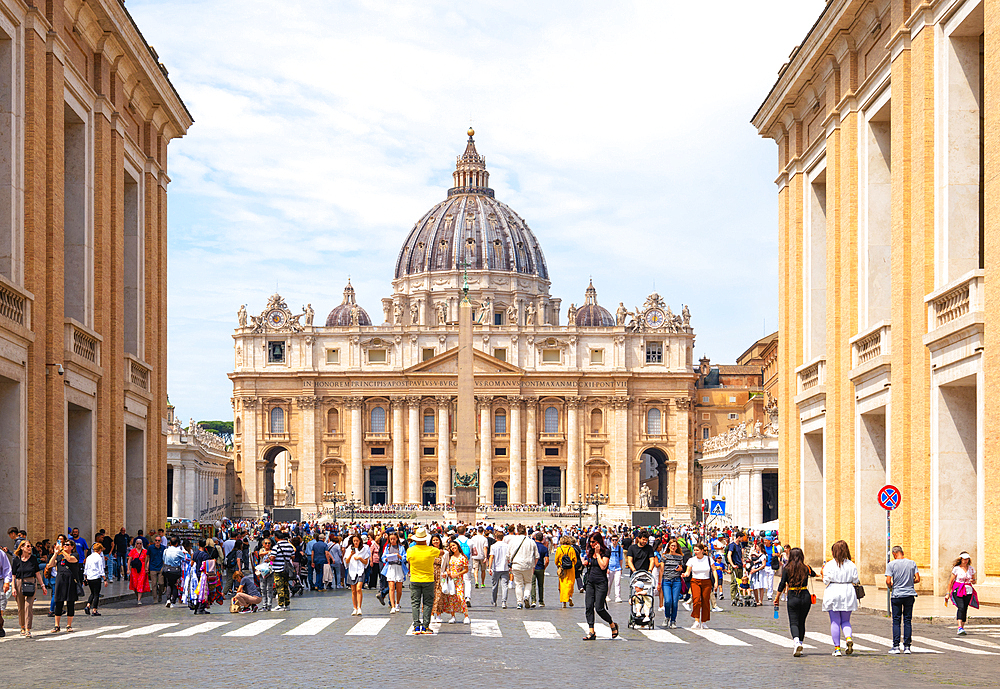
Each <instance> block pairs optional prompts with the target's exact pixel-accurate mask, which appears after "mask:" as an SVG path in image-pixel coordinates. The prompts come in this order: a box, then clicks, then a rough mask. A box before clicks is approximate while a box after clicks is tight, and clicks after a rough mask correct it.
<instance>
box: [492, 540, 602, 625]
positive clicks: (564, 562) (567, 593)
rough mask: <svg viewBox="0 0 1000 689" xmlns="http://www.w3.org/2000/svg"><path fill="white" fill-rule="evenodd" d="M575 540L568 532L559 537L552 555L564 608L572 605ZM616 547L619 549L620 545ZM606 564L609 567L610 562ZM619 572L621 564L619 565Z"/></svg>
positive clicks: (575, 563) (576, 561)
mask: <svg viewBox="0 0 1000 689" xmlns="http://www.w3.org/2000/svg"><path fill="white" fill-rule="evenodd" d="M575 540H576V539H574V538H573V537H572V536H570V535H569V534H566V535H565V536H563V537H562V538H560V539H559V547H558V548H556V552H555V555H554V556H553V559H554V560H555V562H556V574H557V575H558V577H559V602H561V603H562V606H563V607H564V608H565V607H566V604H567V603H568V604H569V607H571V608H572V607H573V585H574V584H575V583H576V566H577V563H579V561H580V558H579V557H578V556H577V554H576V548H574V547H573V542H574V541H575ZM618 549H619V550H621V546H619V548H618ZM608 566H609V567H610V564H609V565H608ZM620 574H621V566H620V565H619V575H620ZM505 607H506V606H505Z"/></svg>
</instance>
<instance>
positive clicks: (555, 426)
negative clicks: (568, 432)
mask: <svg viewBox="0 0 1000 689" xmlns="http://www.w3.org/2000/svg"><path fill="white" fill-rule="evenodd" d="M545 432H546V433H558V432H559V410H558V409H556V408H555V407H547V408H546V409H545Z"/></svg>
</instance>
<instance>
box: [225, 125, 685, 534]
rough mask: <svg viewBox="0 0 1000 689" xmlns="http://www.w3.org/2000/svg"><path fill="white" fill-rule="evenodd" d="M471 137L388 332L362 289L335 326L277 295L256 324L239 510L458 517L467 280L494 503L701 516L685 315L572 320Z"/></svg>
mask: <svg viewBox="0 0 1000 689" xmlns="http://www.w3.org/2000/svg"><path fill="white" fill-rule="evenodd" d="M473 134H474V132H473V131H472V130H471V129H470V130H469V139H468V143H467V145H466V148H465V152H464V153H463V154H462V155H461V156H459V157H458V161H457V165H456V168H455V172H454V173H453V176H454V186H453V187H452V188H451V189H449V190H448V194H447V197H446V199H445V200H444V201H442V202H440V203H438V204H437V205H435V206H434V207H433V208H431V209H430V210H429V211H427V213H425V214H424V215H423V217H421V218H420V219H419V220H418V221H417V222H416V224H415V225H414V226H413V229H412V230H411V231H410V233H409V234H408V235H407V237H406V240H405V241H404V242H403V246H402V248H401V249H400V251H399V257H398V259H397V261H396V270H395V277H394V279H393V281H392V288H393V290H392V296H391V297H388V298H385V299H383V300H382V313H380V314H379V316H380V320H381V321H382V323H381V324H379V325H376V324H374V323H373V322H372V319H371V317H370V316H369V313H368V312H367V311H366V310H365V309H364V308H362V306H361V305H360V304H359V303H358V301H357V299H356V295H355V292H354V288H353V287H352V286H351V285H350V282H349V281H348V284H347V286H346V288H345V289H344V297H343V302H342V303H341V304H340V305H338V306H335V307H334V308H333V310H331V311H330V313H329V315H328V316H327V318H326V321H325V323H322V324H315V323H314V322H313V320H314V313H313V309H312V306H311V305H309V306H307V307H305V310H304V312H303V313H299V314H293V313H292V312H291V311H290V310H289V308H288V306H287V304H286V303H285V300H284V299H283V298H282V297H281V296H279V295H277V294H275V295H274V296H273V297H271V299H270V300H269V301H268V303H267V304H266V305H265V306H264V308H263V310H262V312H261V313H260V315H259V316H254V315H248V313H247V310H246V308H245V307H242V306H241V307H240V310H239V327H238V328H237V329H236V332H235V334H234V340H235V342H234V348H235V363H236V365H235V371H234V372H233V373H231V374H230V378H232V380H233V389H234V410H235V423H234V445H235V448H234V459H235V465H236V473H237V487H236V494H237V497H236V500H237V502H239V503H242V509H241V510H238V512H239V511H242V512H243V513H245V514H250V513H257V512H259V510H261V509H262V508H265V507H268V506H272V505H275V504H278V505H281V504H284V503H285V502H286V501H287V502H290V501H291V500H294V501H295V504H296V505H297V506H300V507H302V508H303V509H304V510H306V511H318V509H319V508H321V507H323V505H324V498H325V494H326V497H328V494H329V493H331V492H334V491H338V492H344V493H345V494H346V496H347V497H348V498H351V497H353V498H355V499H356V500H357V501H358V502H362V503H364V504H369V505H377V504H393V503H396V504H400V503H422V504H438V503H446V502H449V500H450V497H451V494H452V492H453V491H452V490H451V486H452V485H453V480H454V472H455V451H456V433H455V431H454V418H455V411H456V410H455V400H456V390H457V351H458V350H457V344H458V324H457V318H458V304H459V300H460V298H461V292H462V286H463V281H464V280H467V281H468V288H469V296H470V298H471V299H472V300H473V303H474V304H475V305H476V313H475V325H474V328H475V336H474V337H475V339H474V343H475V347H476V351H475V391H476V398H475V399H476V412H477V419H478V423H477V428H478V434H477V441H476V453H477V454H476V456H477V458H478V461H477V464H478V467H479V491H480V496H479V500H480V503H481V504H496V505H509V504H557V505H564V504H567V503H569V502H574V501H577V500H578V499H579V498H580V496H581V495H585V494H587V493H591V492H597V493H604V494H606V495H607V496H608V497H609V505H608V507H609V508H611V513H612V514H614V513H616V512H617V513H624V511H625V510H626V508H628V507H637V506H639V504H640V502H642V503H645V502H647V501H649V502H651V504H652V505H653V506H659V507H662V508H664V509H665V510H666V511H667V514H669V516H670V517H674V518H680V519H690V518H692V516H693V514H694V502H695V485H694V454H693V450H694V447H693V445H694V443H693V433H692V396H693V393H694V385H695V380H696V374H695V371H694V368H693V366H692V362H693V346H694V330H693V329H692V327H691V317H690V313H689V312H688V309H687V307H686V306H684V307H683V308H682V310H681V312H680V313H678V314H676V315H675V314H674V313H673V312H672V310H671V308H670V306H668V305H667V304H666V303H665V302H664V300H663V299H662V298H661V297H660V296H659V295H658V294H655V293H654V294H651V295H649V297H648V298H647V299H646V302H645V304H644V305H643V306H641V307H637V308H634V309H628V308H626V307H625V305H624V304H622V303H621V302H619V304H618V306H617V307H615V311H614V313H612V312H610V311H609V310H608V309H606V308H604V307H603V306H601V305H600V304H599V303H598V295H597V290H596V289H595V287H594V285H593V284H592V283H591V284H590V285H588V287H587V288H586V291H585V293H584V295H583V301H582V303H581V304H580V305H579V306H577V305H576V304H575V303H574V304H571V305H570V306H569V308H568V309H567V312H566V317H565V319H563V318H562V317H561V316H560V311H561V300H560V299H558V298H556V297H553V296H552V295H550V293H549V286H550V280H549V272H548V267H547V265H546V262H545V256H544V255H543V253H542V248H541V245H540V244H539V242H538V239H537V238H536V237H535V235H534V233H533V232H532V231H531V230H530V229H529V227H528V224H527V223H526V222H525V221H524V220H523V219H522V218H521V216H519V215H518V214H517V213H516V212H515V211H514V210H513V209H511V208H510V207H509V206H507V205H505V204H504V203H502V202H500V201H498V200H497V199H496V198H495V197H494V192H493V189H491V188H490V186H489V172H488V171H487V170H486V159H485V157H483V156H481V155H480V154H479V153H478V152H477V151H476V145H475V141H474V139H473ZM644 486H649V490H648V491H647V490H646V489H645V488H644ZM293 496H294V497H293Z"/></svg>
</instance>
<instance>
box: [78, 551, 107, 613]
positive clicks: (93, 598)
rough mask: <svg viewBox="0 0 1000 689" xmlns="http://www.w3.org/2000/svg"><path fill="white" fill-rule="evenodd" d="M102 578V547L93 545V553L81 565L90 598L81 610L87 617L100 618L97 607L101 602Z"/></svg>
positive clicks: (103, 573)
mask: <svg viewBox="0 0 1000 689" xmlns="http://www.w3.org/2000/svg"><path fill="white" fill-rule="evenodd" d="M104 577H105V572H104V546H103V545H101V544H100V543H95V544H94V548H93V551H92V552H91V553H90V555H88V556H87V559H86V560H85V561H84V563H83V580H84V581H85V582H87V586H88V587H89V588H90V598H89V599H87V606H86V607H85V608H84V609H83V612H84V613H85V614H87V615H93V616H95V617H100V616H101V613H99V612H98V611H97V607H98V605H99V604H100V602H101V586H102V585H103V583H104Z"/></svg>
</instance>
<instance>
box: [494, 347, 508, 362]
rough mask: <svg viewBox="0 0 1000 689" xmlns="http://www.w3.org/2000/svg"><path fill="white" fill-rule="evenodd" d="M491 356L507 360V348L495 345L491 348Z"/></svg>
mask: <svg viewBox="0 0 1000 689" xmlns="http://www.w3.org/2000/svg"><path fill="white" fill-rule="evenodd" d="M493 358H494V359H499V360H500V361H507V348H506V347H496V348H495V349H494V350H493Z"/></svg>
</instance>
